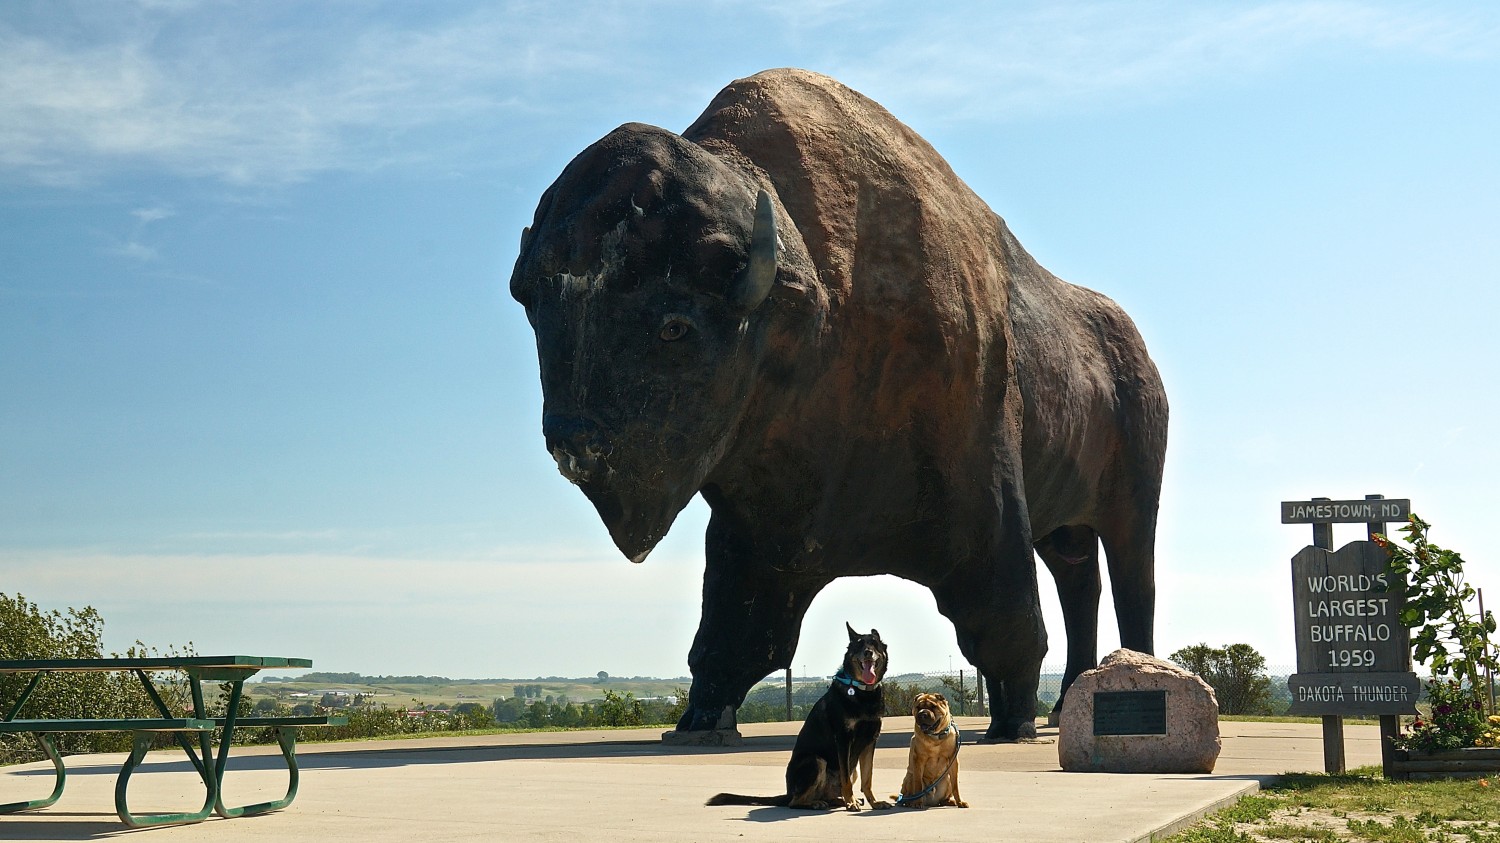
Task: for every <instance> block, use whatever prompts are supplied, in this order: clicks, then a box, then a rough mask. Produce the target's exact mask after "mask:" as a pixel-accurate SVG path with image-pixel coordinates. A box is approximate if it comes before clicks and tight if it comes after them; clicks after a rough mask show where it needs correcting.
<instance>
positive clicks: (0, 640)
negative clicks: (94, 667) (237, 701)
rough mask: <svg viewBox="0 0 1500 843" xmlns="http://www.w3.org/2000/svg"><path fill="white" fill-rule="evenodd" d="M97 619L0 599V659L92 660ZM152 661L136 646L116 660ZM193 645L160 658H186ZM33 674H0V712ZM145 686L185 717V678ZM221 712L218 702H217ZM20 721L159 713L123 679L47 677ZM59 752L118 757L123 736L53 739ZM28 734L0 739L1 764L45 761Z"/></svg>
mask: <svg viewBox="0 0 1500 843" xmlns="http://www.w3.org/2000/svg"><path fill="white" fill-rule="evenodd" d="M103 637H104V618H103V617H102V616H101V615H100V614H99V612H98V611H97V610H95V609H94V608H93V607H92V606H85V607H83V608H82V609H73V608H69V609H68V610H67V611H66V612H61V611H58V610H55V609H53V610H50V611H43V610H41V609H40V608H39V607H38V606H37V605H36V604H35V603H32V602H30V601H28V600H27V599H26V598H25V597H24V596H23V595H20V594H17V595H15V596H14V597H12V596H10V595H8V594H3V593H0V659H97V658H103V657H104V652H103V650H104V646H103ZM155 654H158V651H157V650H156V649H155V648H154V647H147V646H146V645H144V644H142V643H141V642H139V641H137V642H135V644H134V646H132V647H130V648H129V649H127V650H126V651H125V652H124V653H110V654H109V655H110V656H111V657H116V658H140V657H145V656H150V655H155ZM192 654H193V645H192V643H191V642H189V643H188V645H187V647H185V648H183V649H181V650H179V649H178V648H176V647H171V648H169V649H168V650H167V651H166V655H172V656H178V655H192ZM33 675H34V674H22V673H7V674H3V675H0V711H5V712H8V711H9V710H10V709H11V707H12V706H13V705H14V704H15V702H16V700H17V699H19V698H20V696H21V693H22V692H23V691H25V689H26V686H27V685H28V684H29V683H30V682H31V679H32V676H33ZM152 682H153V685H154V687H155V688H156V690H157V692H158V693H159V694H160V695H161V697H162V701H163V702H164V703H165V704H166V706H167V708H168V710H169V711H171V712H172V713H174V714H177V715H184V714H187V713H189V712H191V711H192V697H191V694H190V692H189V690H188V682H187V679H186V677H183V676H176V677H174V676H173V675H169V674H164V673H157V674H156V675H154V676H153V677H152ZM221 705H222V703H221ZM17 716H18V717H21V718H79V717H82V718H90V717H160V716H161V712H159V711H158V710H157V708H156V705H155V704H154V703H152V701H151V698H150V697H149V696H147V695H146V691H145V688H144V687H143V686H142V685H141V683H140V682H139V681H138V680H137V679H136V677H135V676H134V675H132V674H129V673H52V674H48V675H47V676H45V677H43V678H42V680H41V681H40V682H39V683H38V684H37V686H36V690H34V691H33V692H32V694H31V696H30V697H29V698H28V699H27V701H26V705H25V707H24V708H22V710H21V711H20V712H19V713H18V714H17ZM173 740H174V739H173V737H172V736H171V735H170V734H165V733H163V734H162V735H160V736H158V737H157V738H156V745H157V746H167V745H170V744H171V743H172V742H173ZM54 742H55V744H56V746H57V748H58V750H59V751H60V752H63V753H65V754H66V753H78V752H125V751H128V750H129V749H130V742H131V737H130V735H129V734H128V733H125V732H93V733H90V732H63V733H59V734H57V735H56V736H55V737H54ZM45 757H46V755H44V754H43V753H42V749H41V746H40V744H39V743H38V742H37V740H36V738H35V737H33V736H31V735H16V734H5V735H0V763H3V764H19V763H24V762H27V761H38V760H41V759H43V758H45Z"/></svg>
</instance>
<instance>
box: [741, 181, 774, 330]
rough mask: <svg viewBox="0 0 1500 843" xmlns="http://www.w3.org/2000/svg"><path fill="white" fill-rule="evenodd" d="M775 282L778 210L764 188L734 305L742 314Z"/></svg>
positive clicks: (756, 211)
mask: <svg viewBox="0 0 1500 843" xmlns="http://www.w3.org/2000/svg"><path fill="white" fill-rule="evenodd" d="M775 281H776V212H775V210H774V209H772V207H771V196H770V194H768V193H766V192H765V191H764V190H762V191H760V193H759V194H757V195H756V197H755V230H754V231H753V232H752V233H751V235H750V264H749V265H748V266H746V267H745V272H744V274H743V275H741V276H740V278H739V279H738V281H737V282H736V284H735V288H734V298H733V300H734V305H735V307H736V308H738V309H739V310H740V312H741V313H749V312H750V311H752V310H754V309H755V308H757V307H759V306H760V303H761V302H763V301H765V300H766V296H767V295H769V294H770V292H771V284H772V283H774V282H775Z"/></svg>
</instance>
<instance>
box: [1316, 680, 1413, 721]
mask: <svg viewBox="0 0 1500 843" xmlns="http://www.w3.org/2000/svg"><path fill="white" fill-rule="evenodd" d="M1286 687H1287V690H1288V691H1290V692H1291V694H1292V705H1291V707H1290V708H1288V709H1287V713H1288V714H1300V715H1314V714H1416V713H1417V695H1418V693H1420V692H1421V690H1422V683H1421V682H1420V681H1419V680H1418V679H1417V675H1416V674H1414V673H1295V674H1292V675H1291V676H1288V677H1287V678H1286Z"/></svg>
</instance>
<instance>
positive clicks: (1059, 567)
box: [1036, 527, 1101, 726]
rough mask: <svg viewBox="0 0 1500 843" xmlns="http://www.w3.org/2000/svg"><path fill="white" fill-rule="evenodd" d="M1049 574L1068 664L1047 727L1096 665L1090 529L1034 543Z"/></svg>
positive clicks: (1094, 554)
mask: <svg viewBox="0 0 1500 843" xmlns="http://www.w3.org/2000/svg"><path fill="white" fill-rule="evenodd" d="M1036 551H1037V555H1039V556H1041V557H1042V561H1043V562H1045V563H1046V565H1047V570H1049V571H1051V572H1052V579H1053V581H1054V582H1055V583H1056V584H1057V599H1058V602H1059V603H1060V604H1061V605H1062V615H1063V626H1064V628H1065V630H1066V631H1067V635H1068V664H1067V667H1066V668H1065V669H1064V670H1063V678H1062V686H1061V687H1060V688H1059V690H1058V693H1057V702H1056V703H1055V704H1054V705H1053V707H1052V713H1051V714H1049V715H1047V723H1048V725H1051V726H1056V725H1057V724H1058V720H1059V718H1060V717H1061V715H1062V704H1063V699H1064V698H1065V697H1066V696H1067V693H1068V687H1069V686H1071V685H1072V684H1073V680H1074V679H1077V678H1078V675H1079V674H1080V673H1083V672H1084V671H1085V670H1089V669H1091V668H1093V667H1094V666H1095V665H1097V664H1098V663H1099V593H1100V591H1101V586H1100V582H1099V537H1098V535H1097V534H1096V533H1095V532H1094V531H1093V529H1092V528H1089V527H1059V528H1058V529H1056V530H1054V531H1052V532H1051V533H1049V534H1048V535H1046V536H1044V537H1042V539H1041V540H1040V541H1038V542H1037V543H1036Z"/></svg>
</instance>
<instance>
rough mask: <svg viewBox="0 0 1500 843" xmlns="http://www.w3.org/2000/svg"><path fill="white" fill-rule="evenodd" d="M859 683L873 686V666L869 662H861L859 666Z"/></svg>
mask: <svg viewBox="0 0 1500 843" xmlns="http://www.w3.org/2000/svg"><path fill="white" fill-rule="evenodd" d="M859 681H861V682H863V683H865V684H866V685H874V684H875V665H874V664H872V663H870V662H861V663H860V665H859Z"/></svg>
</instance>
